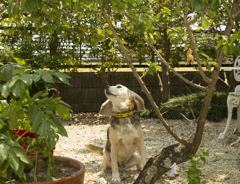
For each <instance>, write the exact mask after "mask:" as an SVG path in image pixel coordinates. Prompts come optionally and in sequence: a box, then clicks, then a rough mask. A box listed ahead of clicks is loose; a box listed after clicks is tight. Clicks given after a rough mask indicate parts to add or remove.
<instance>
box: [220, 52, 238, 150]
mask: <svg viewBox="0 0 240 184" xmlns="http://www.w3.org/2000/svg"><path fill="white" fill-rule="evenodd" d="M221 69H233V74H234V78H235V80H236V81H238V82H240V56H238V57H237V59H236V60H235V62H234V67H222V68H221ZM227 108H228V118H227V123H226V127H225V129H224V131H223V132H222V133H220V134H219V137H218V138H219V139H224V137H225V135H226V133H227V131H228V129H229V125H230V122H231V120H232V112H233V108H237V128H236V129H235V130H234V132H235V131H236V130H239V131H240V85H238V86H236V88H235V90H234V92H230V93H229V94H228V97H227ZM239 141H240V137H238V139H237V140H236V141H234V142H233V143H231V146H232V145H234V144H236V143H238V142H239Z"/></svg>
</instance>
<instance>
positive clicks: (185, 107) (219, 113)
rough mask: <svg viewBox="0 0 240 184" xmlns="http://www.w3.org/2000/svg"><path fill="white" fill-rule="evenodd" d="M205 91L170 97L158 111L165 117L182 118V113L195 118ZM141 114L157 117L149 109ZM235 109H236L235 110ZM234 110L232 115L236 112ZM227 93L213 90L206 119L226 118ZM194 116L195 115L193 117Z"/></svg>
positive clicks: (189, 117) (219, 119) (217, 119)
mask: <svg viewBox="0 0 240 184" xmlns="http://www.w3.org/2000/svg"><path fill="white" fill-rule="evenodd" d="M204 96H205V93H204V92H200V93H193V94H189V95H184V96H179V97H174V98H171V99H170V100H169V101H168V102H166V103H164V104H161V105H160V106H159V108H160V112H161V113H162V114H163V117H164V118H166V119H183V116H182V115H181V114H183V115H184V116H185V117H187V118H188V119H195V117H196V118H197V117H198V116H199V114H200V111H201V107H202V103H203V99H204ZM148 109H150V111H149V112H145V113H143V114H142V115H143V116H144V117H152V118H157V116H156V115H155V112H154V111H153V110H151V107H150V108H148ZM235 111H236V110H235ZM235 111H234V117H236V112H235ZM227 113H228V110H227V93H226V92H215V93H214V94H213V97H212V102H211V107H210V109H209V112H208V116H207V120H209V121H221V120H222V119H224V118H227ZM194 116H195V117H194Z"/></svg>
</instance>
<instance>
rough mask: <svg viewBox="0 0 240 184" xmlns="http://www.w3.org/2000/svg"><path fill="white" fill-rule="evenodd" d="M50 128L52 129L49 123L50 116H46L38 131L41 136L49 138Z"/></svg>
mask: <svg viewBox="0 0 240 184" xmlns="http://www.w3.org/2000/svg"><path fill="white" fill-rule="evenodd" d="M49 130H50V123H49V117H48V116H45V117H44V119H43V120H42V123H41V125H40V126H39V128H38V131H37V133H38V134H39V135H40V138H41V139H42V138H45V139H46V138H47V137H48V135H49Z"/></svg>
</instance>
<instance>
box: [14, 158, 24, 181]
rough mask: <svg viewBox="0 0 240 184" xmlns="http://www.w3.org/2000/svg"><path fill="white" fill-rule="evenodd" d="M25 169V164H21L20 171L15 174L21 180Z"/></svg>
mask: <svg viewBox="0 0 240 184" xmlns="http://www.w3.org/2000/svg"><path fill="white" fill-rule="evenodd" d="M24 168H25V164H24V163H23V162H19V166H18V169H17V170H16V171H15V174H17V176H18V177H19V178H22V177H23V172H24Z"/></svg>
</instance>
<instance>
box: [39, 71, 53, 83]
mask: <svg viewBox="0 0 240 184" xmlns="http://www.w3.org/2000/svg"><path fill="white" fill-rule="evenodd" d="M42 79H43V80H44V81H45V82H48V83H54V79H53V76H52V75H51V74H50V73H47V72H46V73H45V72H44V74H43V75H42Z"/></svg>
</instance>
